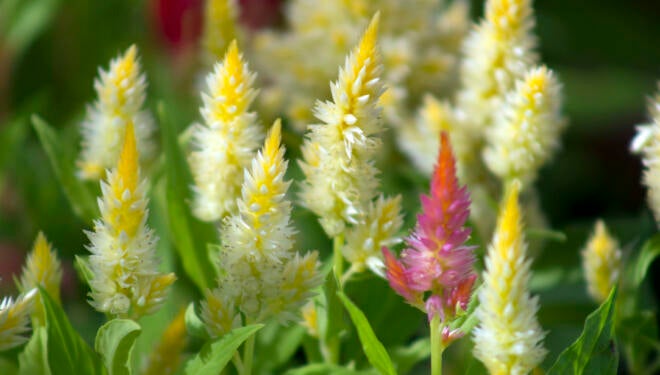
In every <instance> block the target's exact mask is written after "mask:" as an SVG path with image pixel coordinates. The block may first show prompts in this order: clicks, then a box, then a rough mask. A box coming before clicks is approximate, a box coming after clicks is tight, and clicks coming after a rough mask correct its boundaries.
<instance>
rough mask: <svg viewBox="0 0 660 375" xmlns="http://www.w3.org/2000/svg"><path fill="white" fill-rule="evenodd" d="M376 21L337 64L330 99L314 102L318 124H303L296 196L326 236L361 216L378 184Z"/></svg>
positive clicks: (379, 69) (374, 193)
mask: <svg viewBox="0 0 660 375" xmlns="http://www.w3.org/2000/svg"><path fill="white" fill-rule="evenodd" d="M378 21H379V18H378V16H376V17H374V19H373V21H372V22H371V24H370V25H369V27H368V28H367V30H366V31H365V33H364V36H363V38H362V40H361V41H360V43H359V44H358V45H357V47H355V49H354V50H353V51H352V52H351V54H350V55H349V56H348V57H347V59H346V63H345V64H344V67H343V68H341V69H340V71H339V79H338V80H337V81H336V82H334V83H332V84H331V91H332V99H333V101H331V102H330V101H328V102H318V103H317V106H316V116H317V117H318V118H319V119H320V120H321V121H323V124H316V125H310V126H309V131H308V133H307V135H306V139H305V142H304V144H303V146H302V153H303V159H304V160H303V162H301V163H300V165H301V168H302V170H303V173H304V174H305V181H304V182H303V185H302V191H301V193H300V196H301V200H302V202H303V204H304V205H305V206H306V207H307V208H309V209H310V210H311V211H312V212H314V213H315V214H316V215H317V216H318V217H319V221H320V222H321V225H322V226H323V228H324V229H325V231H326V233H327V234H328V235H329V236H331V237H334V236H336V235H338V234H340V233H342V232H343V231H344V229H345V228H346V223H349V224H358V223H360V222H362V221H363V218H362V216H363V215H364V210H363V208H365V207H366V206H367V204H368V202H370V201H371V200H372V199H373V198H374V197H375V196H376V188H377V187H378V180H377V178H376V175H377V173H378V170H377V169H376V168H375V167H374V165H373V158H374V156H375V153H376V151H377V149H378V147H379V146H380V142H381V141H380V138H378V137H377V135H378V134H379V133H380V132H381V131H382V127H381V123H380V121H379V114H380V108H379V107H378V106H377V101H378V98H379V97H380V95H381V93H382V91H383V86H382V83H381V79H380V72H381V71H382V66H381V65H380V58H379V54H378V51H377V49H376V38H377V30H378Z"/></svg>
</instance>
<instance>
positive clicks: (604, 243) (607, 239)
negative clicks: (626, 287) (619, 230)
mask: <svg viewBox="0 0 660 375" xmlns="http://www.w3.org/2000/svg"><path fill="white" fill-rule="evenodd" d="M582 269H583V270H584V276H585V278H586V279H587V288H588V290H589V295H591V297H592V298H593V299H594V300H595V301H596V302H598V303H602V302H603V301H605V300H606V299H607V296H608V295H609V294H610V291H611V290H612V287H614V285H615V284H616V283H617V281H618V279H619V272H620V271H621V249H620V248H619V243H618V242H617V240H616V239H615V238H614V237H612V235H611V234H610V233H609V232H608V231H607V227H606V226H605V223H604V222H603V221H602V220H598V221H597V222H596V228H595V230H594V233H593V234H592V235H591V237H590V238H589V241H588V242H587V245H586V246H585V247H584V249H583V250H582Z"/></svg>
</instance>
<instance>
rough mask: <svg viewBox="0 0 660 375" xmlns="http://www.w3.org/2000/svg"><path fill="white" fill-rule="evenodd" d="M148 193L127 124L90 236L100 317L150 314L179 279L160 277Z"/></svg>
mask: <svg viewBox="0 0 660 375" xmlns="http://www.w3.org/2000/svg"><path fill="white" fill-rule="evenodd" d="M146 190H147V185H146V181H140V175H139V167H138V150H137V145H136V140H135V135H134V131H133V125H132V124H131V123H130V122H129V123H128V125H127V127H126V136H125V137H124V146H123V148H122V151H121V154H120V156H119V161H118V163H117V167H116V168H114V169H113V170H111V171H108V172H107V177H106V181H102V182H101V191H102V197H101V198H100V199H99V209H100V211H101V219H100V220H96V221H95V222H94V231H87V232H86V233H87V237H89V241H90V244H89V245H88V246H87V249H88V250H89V251H90V252H91V253H92V254H91V256H90V257H89V263H90V266H91V271H92V275H93V276H92V278H91V280H88V281H89V285H90V287H91V292H90V296H91V298H92V299H91V301H90V304H91V305H92V306H93V307H94V308H96V309H97V310H98V311H100V312H104V313H109V314H112V315H115V316H120V317H132V318H138V317H140V316H142V315H145V314H151V313H153V312H155V311H156V310H157V309H158V308H159V307H160V305H161V304H162V303H163V302H164V300H165V297H166V294H167V289H168V287H169V285H170V284H172V283H173V282H174V280H175V279H176V277H175V276H174V274H173V273H169V274H160V273H159V272H158V260H157V258H156V242H157V241H158V238H157V237H156V235H155V234H154V232H153V230H151V229H150V228H149V227H147V216H148V210H147V198H146Z"/></svg>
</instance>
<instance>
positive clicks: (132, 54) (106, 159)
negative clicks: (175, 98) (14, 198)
mask: <svg viewBox="0 0 660 375" xmlns="http://www.w3.org/2000/svg"><path fill="white" fill-rule="evenodd" d="M137 53H138V52H137V48H136V47H135V45H133V46H131V47H130V48H129V49H128V50H127V51H126V53H124V55H122V56H119V57H117V58H116V59H114V60H112V61H111V62H110V68H109V69H108V70H107V71H105V70H101V69H99V78H98V79H96V81H94V88H95V89H96V93H97V95H98V99H97V101H96V102H95V103H94V104H93V105H91V106H89V107H88V108H87V117H86V118H85V121H84V122H83V124H82V151H81V154H80V159H79V161H78V167H79V171H78V174H79V175H80V177H81V178H84V179H91V180H98V179H101V178H103V177H104V175H103V173H104V172H105V170H106V169H109V168H111V167H113V166H114V165H115V164H116V163H117V159H118V157H119V153H120V151H121V147H122V144H123V142H124V134H125V133H126V127H127V125H128V123H133V126H134V127H135V133H136V138H137V142H138V147H139V148H140V151H141V153H140V161H141V162H142V163H147V162H149V161H150V160H151V159H152V158H153V156H154V152H155V145H154V143H153V141H152V140H151V139H150V138H151V134H152V133H153V131H154V127H155V126H154V121H153V118H152V116H151V114H150V113H149V112H148V111H146V110H142V105H143V104H144V99H145V90H146V87H147V80H146V78H145V76H144V74H142V73H141V71H140V62H139V60H138V54H137Z"/></svg>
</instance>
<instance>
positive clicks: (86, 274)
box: [73, 255, 94, 284]
mask: <svg viewBox="0 0 660 375" xmlns="http://www.w3.org/2000/svg"><path fill="white" fill-rule="evenodd" d="M75 258H76V260H75V261H74V262H73V267H74V268H75V269H76V271H77V272H78V277H80V278H81V279H82V280H85V282H86V283H87V284H89V280H91V279H93V278H94V273H93V272H92V268H91V266H90V265H89V256H83V255H76V256H75Z"/></svg>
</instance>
